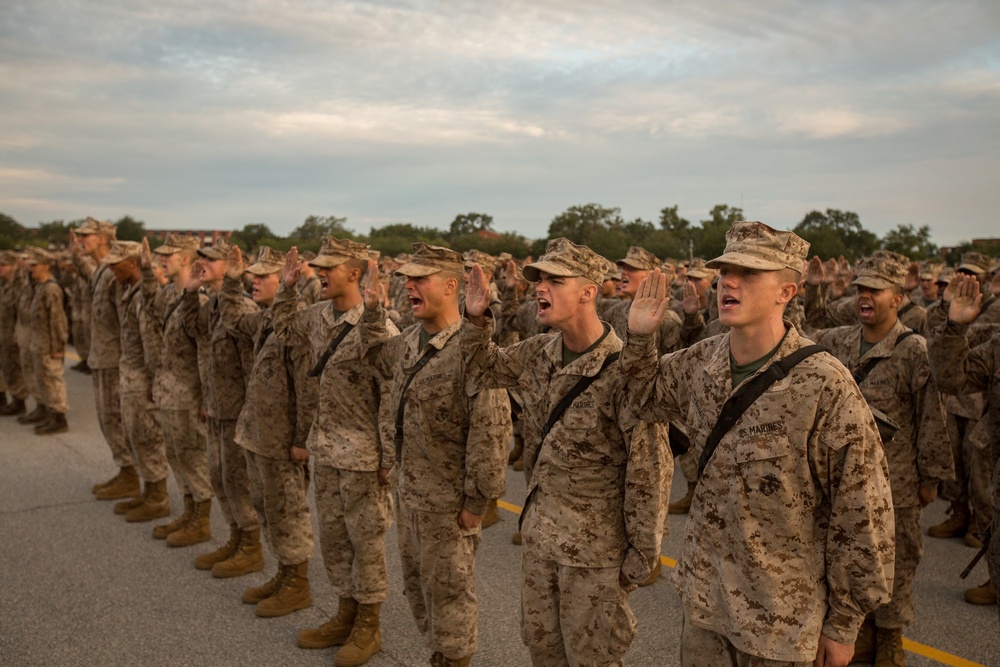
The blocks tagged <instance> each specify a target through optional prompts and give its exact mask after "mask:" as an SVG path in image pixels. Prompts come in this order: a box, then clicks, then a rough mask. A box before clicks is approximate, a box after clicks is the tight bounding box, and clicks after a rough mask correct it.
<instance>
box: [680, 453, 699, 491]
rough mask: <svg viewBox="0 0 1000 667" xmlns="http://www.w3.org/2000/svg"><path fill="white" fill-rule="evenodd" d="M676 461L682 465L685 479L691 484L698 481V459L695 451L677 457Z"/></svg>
mask: <svg viewBox="0 0 1000 667" xmlns="http://www.w3.org/2000/svg"><path fill="white" fill-rule="evenodd" d="M676 463H677V464H678V465H679V466H680V469H681V472H683V473H684V479H686V480H687V481H688V482H689V483H691V484H694V483H695V482H697V481H698V459H697V458H695V455H694V454H693V453H691V452H687V453H685V454H681V455H680V456H678V457H677V461H676Z"/></svg>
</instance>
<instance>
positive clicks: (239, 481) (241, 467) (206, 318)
mask: <svg viewBox="0 0 1000 667" xmlns="http://www.w3.org/2000/svg"><path fill="white" fill-rule="evenodd" d="M222 243H223V245H216V246H213V247H212V248H206V249H202V250H199V254H202V255H203V256H205V255H207V254H208V253H212V254H211V256H210V259H225V254H224V253H226V252H228V250H229V247H230V246H229V244H228V243H225V242H222ZM234 306H235V307H237V308H243V309H245V310H246V311H248V312H254V311H257V310H258V308H257V304H255V303H254V302H253V301H252V300H251V299H248V298H246V297H244V298H243V300H242V303H241V304H239V305H236V304H234ZM193 324H194V329H193V331H192V333H193V334H194V335H195V337H196V338H197V339H198V341H199V345H198V354H199V357H198V359H199V362H200V363H202V365H203V366H204V367H205V375H204V379H205V381H204V382H203V390H204V395H205V410H206V412H207V419H206V432H207V439H208V469H209V475H210V478H211V481H212V489H213V490H214V492H215V497H216V498H217V499H218V501H219V506H220V507H221V508H222V515H223V517H225V519H226V523H228V524H229V525H233V524H235V525H237V526H238V527H239V529H240V530H243V531H247V530H253V529H255V528H257V527H258V526H259V522H258V519H257V513H256V512H255V511H254V507H253V500H252V497H251V493H250V479H249V477H248V475H247V462H246V456H245V455H244V453H243V451H244V450H243V448H242V447H240V446H239V445H237V444H236V441H235V437H236V423H237V420H238V419H239V416H240V411H241V410H242V409H243V402H244V399H245V397H246V385H247V380H248V378H249V377H250V371H251V369H252V368H253V361H254V350H253V343H252V342H251V341H250V340H248V339H246V338H242V337H239V336H236V335H234V334H232V333H231V332H230V331H229V330H228V329H227V328H226V327H225V325H224V324H223V322H222V311H221V308H220V306H219V295H218V294H213V295H211V296H210V297H208V299H206V300H205V301H204V303H202V304H201V307H200V309H199V311H198V315H197V317H196V318H195V319H194V321H193Z"/></svg>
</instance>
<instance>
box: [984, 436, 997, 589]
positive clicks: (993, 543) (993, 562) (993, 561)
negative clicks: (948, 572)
mask: <svg viewBox="0 0 1000 667" xmlns="http://www.w3.org/2000/svg"><path fill="white" fill-rule="evenodd" d="M992 451H993V483H992V484H991V485H990V492H991V494H990V495H991V499H992V501H993V537H991V538H990V549H989V554H988V559H987V561H986V564H987V566H988V568H989V572H990V581H992V582H993V585H997V584H1000V442H998V441H996V440H994V442H993V444H992Z"/></svg>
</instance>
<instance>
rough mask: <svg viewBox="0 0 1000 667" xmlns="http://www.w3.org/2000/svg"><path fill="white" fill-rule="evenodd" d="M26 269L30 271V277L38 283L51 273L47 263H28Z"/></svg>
mask: <svg viewBox="0 0 1000 667" xmlns="http://www.w3.org/2000/svg"><path fill="white" fill-rule="evenodd" d="M28 271H29V272H30V273H31V279H32V280H34V281H35V282H36V283H40V282H42V281H44V280H47V279H48V277H49V275H50V274H51V273H52V267H51V266H49V265H48V264H40V263H36V264H28Z"/></svg>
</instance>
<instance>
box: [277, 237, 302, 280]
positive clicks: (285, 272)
mask: <svg viewBox="0 0 1000 667" xmlns="http://www.w3.org/2000/svg"><path fill="white" fill-rule="evenodd" d="M300 268H301V265H300V263H299V249H298V247H297V246H292V247H291V249H289V251H288V254H287V255H285V266H284V267H283V268H282V269H281V282H282V284H283V285H284V286H285V287H292V286H293V285H295V284H296V283H298V282H299V270H300Z"/></svg>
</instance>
